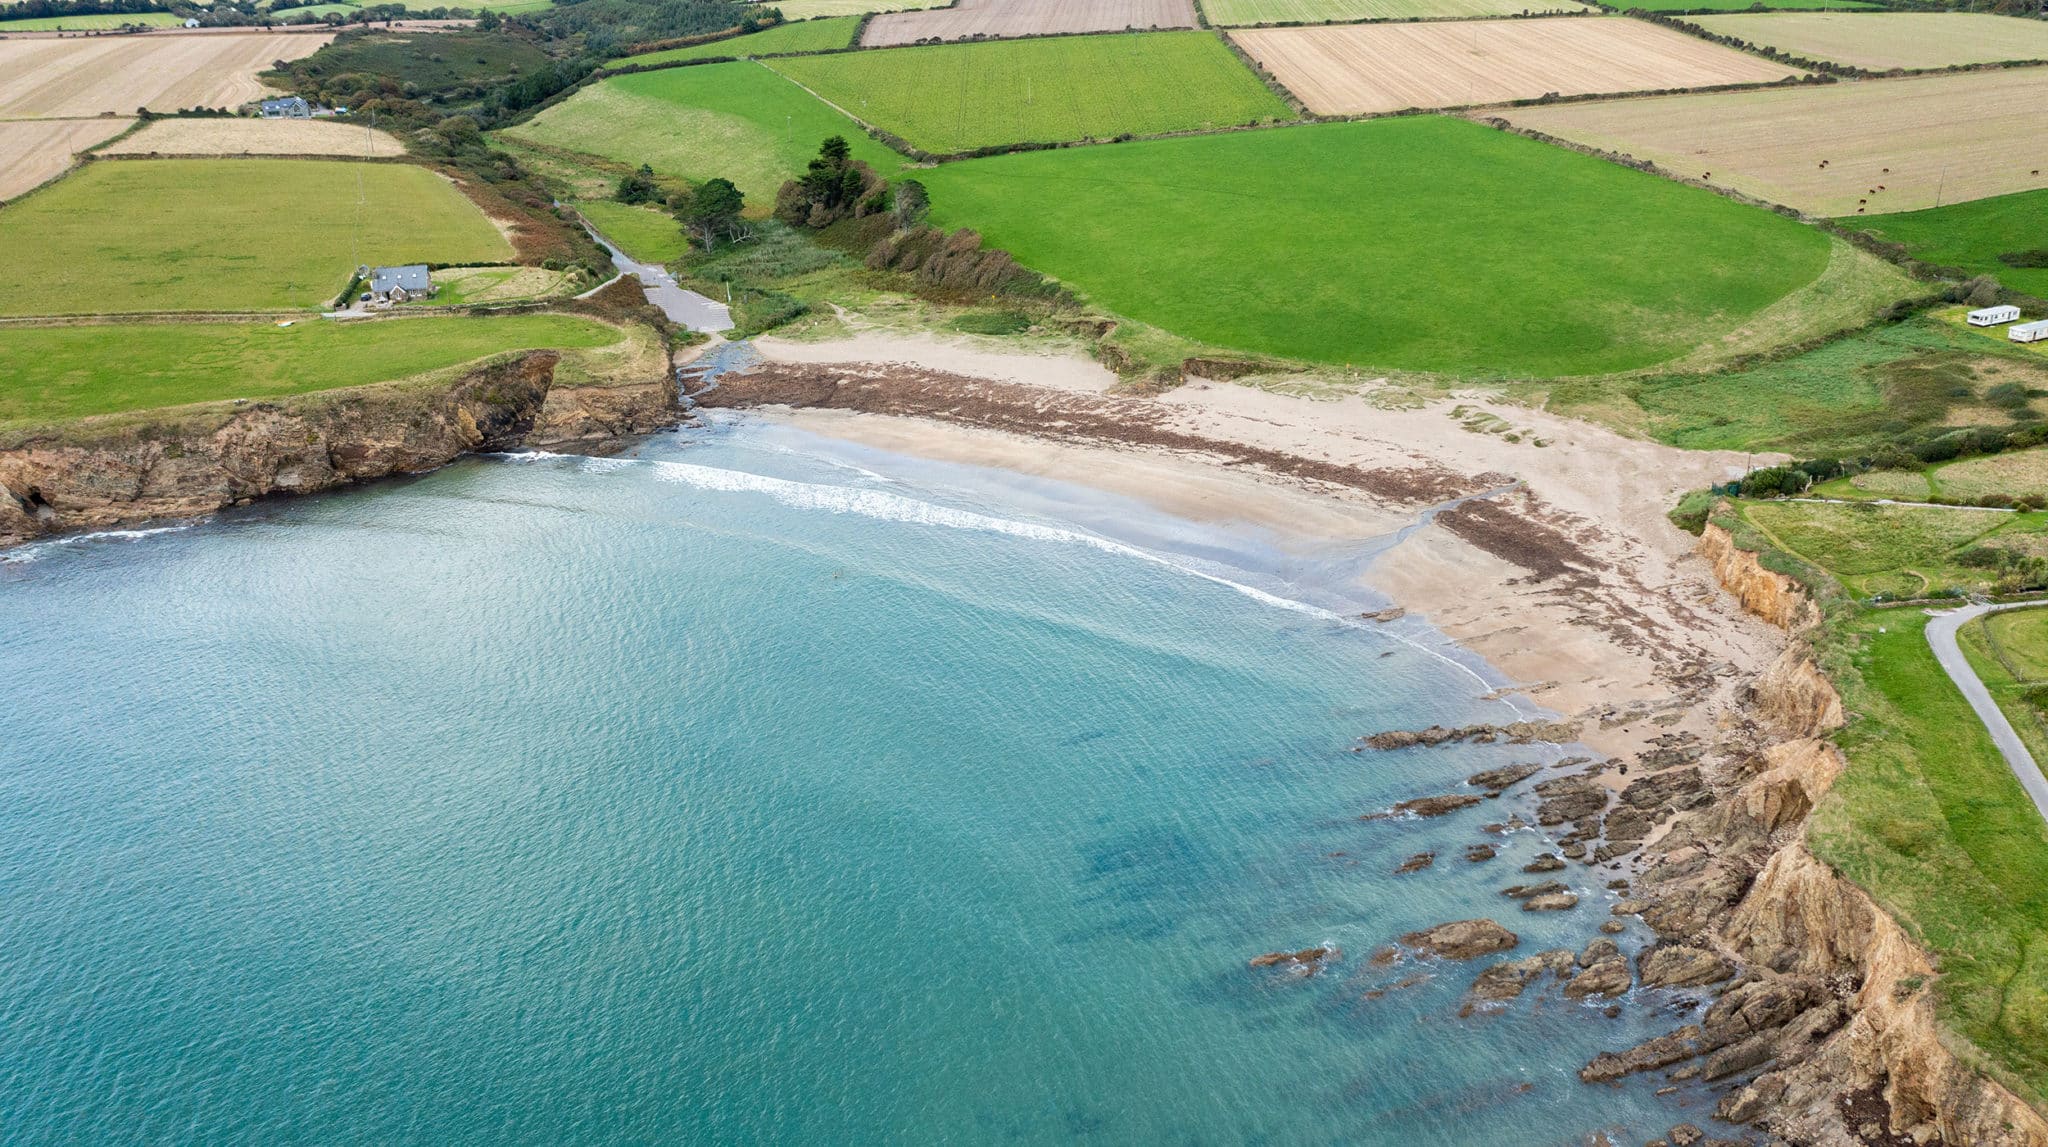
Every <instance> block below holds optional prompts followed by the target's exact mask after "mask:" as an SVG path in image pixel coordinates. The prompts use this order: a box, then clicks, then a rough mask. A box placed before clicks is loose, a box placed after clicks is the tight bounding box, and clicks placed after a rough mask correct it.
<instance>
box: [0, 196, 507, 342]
mask: <svg viewBox="0 0 2048 1147" xmlns="http://www.w3.org/2000/svg"><path fill="white" fill-rule="evenodd" d="M358 180H360V186H361V189H362V194H363V197H364V200H365V202H364V205H363V206H362V207H361V208H360V209H358V207H357V205H356V194H357V187H358ZM0 250H4V251H7V252H9V253H10V263H11V266H12V273H10V274H9V275H7V276H6V277H5V279H4V280H0V314H7V315H36V314H101V313H107V314H111V313H119V312H132V311H234V310H278V309H288V308H301V307H319V306H324V305H326V304H327V303H329V302H331V301H332V300H333V298H334V296H335V295H337V294H339V293H340V292H341V289H342V288H343V287H345V286H347V285H348V279H349V273H350V272H351V271H352V270H354V268H355V266H356V264H357V263H358V262H360V263H369V264H387V263H415V262H427V263H489V262H504V261H510V259H511V258H512V247H511V244H509V243H507V242H506V241H505V238H504V236H503V235H500V234H499V233H498V229H497V228H496V227H494V226H492V224H491V221H490V220H489V219H487V218H485V217H484V214H483V212H481V211H479V210H477V208H476V206H475V205H474V204H472V203H471V202H470V201H469V200H468V199H467V198H466V197H465V196H464V195H463V194H462V192H460V191H458V190H456V188H455V186H454V185H453V184H451V183H449V182H448V181H447V180H446V179H443V178H442V177H441V176H439V175H436V174H435V173H433V172H432V171H429V170H427V169H426V168H424V167H415V166H412V165H411V164H402V163H342V162H329V161H322V160H310V159H281V160H268V159H262V160H258V159H156V160H119V161H115V160H109V161H104V162H99V163H93V164H89V165H87V166H86V168H85V169H84V170H83V171H80V172H78V173H77V174H76V175H73V176H71V177H70V178H68V179H63V180H59V181H58V182H56V183H53V184H51V185H49V186H48V187H46V188H44V189H43V190H41V191H39V192H37V193H35V194H33V195H28V196H25V197H23V198H21V199H18V200H16V201H14V202H13V203H11V204H9V205H7V206H6V207H5V208H0Z"/></svg>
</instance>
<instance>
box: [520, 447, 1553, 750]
mask: <svg viewBox="0 0 2048 1147" xmlns="http://www.w3.org/2000/svg"><path fill="white" fill-rule="evenodd" d="M499 457H502V458H504V459H506V460H508V461H514V462H540V461H548V460H552V459H561V458H573V459H575V460H576V461H577V462H578V464H579V466H580V468H581V469H583V470H584V472H586V473H592V474H607V473H612V472H615V471H618V470H621V469H626V468H629V467H635V466H647V467H650V468H651V469H652V470H653V472H654V474H655V476H656V477H657V478H659V479H660V480H661V481H664V482H674V483H679V484H682V485H686V486H690V487H693V488H695V489H700V490H716V491H720V492H724V493H754V494H764V495H766V496H768V497H770V498H773V499H775V500H776V501H778V502H780V503H782V504H783V505H786V506H790V507H792V508H796V509H806V510H821V511H824V512H826V513H834V514H856V515H859V516H862V517H867V518H875V519H879V520H883V521H892V522H907V523H911V524H916V525H926V526H937V527H941V528H944V529H954V530H976V531H981V532H985V533H994V534H1004V535H1007V536H1009V537H1013V538H1023V539H1025V540H1027V541H1038V542H1050V543H1054V544H1061V545H1081V546H1087V547H1090V548H1092V549H1096V550H1100V551H1102V552H1103V553H1109V554H1116V555H1118V556H1120V557H1128V558H1134V559H1136V560H1138V561H1142V562H1148V563H1150V564H1152V565H1156V566H1162V567H1165V568H1167V569H1170V570H1174V571H1175V572H1178V573H1182V574H1187V575H1190V576H1193V577H1198V578H1201V579H1202V580H1204V581H1207V582H1211V583H1213V584H1216V585H1220V586H1223V587H1225V588H1227V589H1231V590H1234V591H1236V592H1237V593H1240V594H1243V595H1244V596H1246V597H1248V598H1251V599H1252V600H1253V601H1256V602H1258V603H1260V604H1261V605H1265V606H1270V607H1272V608H1275V609H1284V610H1288V611H1290V612H1293V613H1299V614H1304V615H1306V616H1309V617H1313V618H1316V619H1317V620H1320V621H1324V622H1328V623H1331V624H1335V625H1341V626H1345V627H1347V628H1354V629H1363V628H1365V627H1364V625H1363V623H1362V622H1360V621H1359V620H1358V619H1357V618H1353V617H1347V616H1345V615H1344V614H1341V613H1337V612H1335V611H1333V610H1329V609H1325V608H1323V607H1321V606H1318V605H1311V604H1309V603H1308V602H1304V601H1297V600H1295V599H1293V598H1289V597H1283V596H1281V595H1279V594H1276V593H1271V592H1269V591H1267V590H1263V589H1260V588H1259V587H1257V586H1254V585H1247V584H1245V583H1244V582H1240V581H1236V580H1233V579H1231V578H1228V577H1224V576H1223V575H1221V574H1217V573H1213V572H1211V571H1209V570H1205V569H1202V568H1200V567H1197V566H1192V565H1188V564H1186V563H1185V562H1181V561H1176V560H1174V559H1173V558H1170V557H1167V556H1165V555H1162V554H1157V553H1154V552H1152V551H1150V550H1146V549H1141V548H1139V547H1137V546H1132V545H1127V544H1125V543H1123V542H1118V541H1115V540H1113V539H1110V538H1105V537H1102V536H1101V535H1099V534H1092V533H1089V532H1087V531H1085V530H1076V529H1071V528H1068V527H1064V526H1054V525H1048V524H1045V523H1040V522H1025V521H1018V520H1016V519H1013V518H999V517H995V516H994V515H990V514H981V513H976V512H974V511H972V510H963V509H958V508H956V507H952V506H941V505H937V504H935V503H932V502H925V501H921V500H919V499H916V498H911V497H907V496H905V495H902V494H896V493H891V492H889V491H886V490H872V489H863V488H861V487H857V486H833V485H826V484H822V483H816V482H799V481H795V480H792V479H788V478H772V477H768V476H766V475H762V474H753V473H749V472H747V471H744V470H728V469H725V468H722V467H716V466H699V465H696V464H694V463H689V462H670V461H658V460H651V459H633V458H583V457H578V456H575V455H562V454H552V453H549V452H547V451H545V450H525V451H518V452H514V453H508V454H503V455H500V456H499ZM1374 632H1377V633H1379V634H1381V635H1382V636H1385V637H1387V638H1389V639H1391V640H1393V641H1397V642H1399V643H1400V644H1402V645H1405V646H1407V647H1409V648H1410V649H1413V650H1415V651H1416V652H1418V653H1421V654H1422V655H1424V656H1426V657H1430V658H1433V659H1435V660H1437V661H1440V662H1442V663H1444V664H1445V665H1448V666H1450V667H1452V668H1453V669H1456V670H1457V671H1458V672H1460V673H1462V674H1464V675H1465V676H1467V677H1470V678H1471V679H1472V680H1473V681H1474V682H1476V683H1478V685H1479V686H1480V687H1481V689H1482V690H1484V691H1486V692H1493V691H1494V690H1496V689H1497V688H1498V687H1499V684H1500V683H1499V682H1495V681H1489V680H1487V678H1486V677H1485V675H1484V674H1482V673H1480V672H1479V671H1478V670H1476V669H1474V668H1473V667H1472V666H1471V665H1469V664H1467V663H1466V662H1465V661H1463V660H1461V659H1459V658H1457V657H1453V656H1451V655H1450V654H1447V653H1445V652H1444V651H1443V650H1442V649H1439V648H1433V647H1432V646H1431V645H1429V644H1426V643H1424V642H1421V641H1417V640H1415V639H1413V638H1411V637H1408V636H1406V635H1404V634H1401V633H1399V632H1397V631H1395V630H1393V629H1391V628H1389V627H1385V626H1376V627H1374ZM1494 700H1495V701H1496V702H1497V703H1498V704H1501V705H1503V706H1505V707H1506V708H1507V709H1508V710H1509V711H1511V712H1513V713H1515V714H1517V715H1518V716H1523V715H1530V714H1529V712H1528V711H1525V710H1524V709H1523V707H1522V706H1520V705H1517V704H1516V703H1515V702H1514V701H1513V699H1511V698H1507V697H1497V698H1495V699H1494Z"/></svg>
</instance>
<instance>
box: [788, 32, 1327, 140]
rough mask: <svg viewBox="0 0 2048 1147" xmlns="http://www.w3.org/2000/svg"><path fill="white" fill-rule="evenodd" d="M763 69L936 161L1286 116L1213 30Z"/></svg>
mask: <svg viewBox="0 0 2048 1147" xmlns="http://www.w3.org/2000/svg"><path fill="white" fill-rule="evenodd" d="M768 66H769V67H771V68H774V69H775V70H776V71H778V72H781V73H782V74H784V75H786V76H789V77H790V78H791V79H794V80H796V81H797V82H798V83H801V84H803V85H804V86H805V87H808V88H810V89H811V90H812V91H815V92H817V93H818V94H819V95H820V96H822V97H824V98H825V99H827V100H829V101H831V102H832V103H834V104H837V105H838V106H840V107H842V108H845V109H846V110H847V111H848V112H849V113H851V114H852V115H854V116H857V117H859V118H861V119H863V120H866V121H867V122H869V123H872V124H874V125H875V126H877V127H880V128H882V129H884V130H886V131H890V132H893V133H895V134H896V135H899V136H902V137H903V138H904V139H907V140H909V141H910V142H911V143H913V144H915V145H916V146H918V147H920V148H923V149H924V150H926V151H929V152H934V153H937V154H941V155H945V154H952V153H955V152H962V151H969V150H972V149H974V148H978V147H989V146H992V145H996V144H1007V143H1021V142H1025V141H1063V140H1078V139H1089V138H1093V139H1109V138H1113V137H1115V136H1118V135H1122V134H1125V133H1130V134H1133V135H1155V134H1160V133H1164V132H1175V131H1200V130H1204V129H1209V128H1222V127H1232V126H1236V125H1239V124H1248V123H1261V122H1275V121H1280V120H1287V119H1292V118H1294V115H1293V112H1292V111H1291V110H1290V109H1289V108H1288V107H1287V105H1286V103H1285V102H1283V101H1282V100H1281V99H1280V98H1279V97H1278V96H1275V95H1274V94H1273V93H1272V92H1271V91H1269V90H1267V88H1266V86H1265V85H1264V84H1263V83H1261V82H1259V78H1258V77H1257V76H1255V75H1253V74H1252V73H1251V71H1250V70H1249V69H1247V68H1246V67H1245V66H1244V64H1243V63H1242V62H1240V61H1239V60H1238V59H1237V57H1236V56H1234V55H1232V54H1231V52H1230V49H1229V48H1227V47H1225V46H1224V45H1223V43H1222V41H1220V40H1218V39H1217V38H1216V36H1215V34H1214V33H1210V32H1158V33H1150V34H1135V35H1128V36H1073V37H1060V38H1050V39H1041V40H1013V41H1005V42H997V43H977V44H945V45H938V46H931V47H923V48H894V49H890V50H888V51H878V52H853V53H848V54H844V55H833V56H804V57H799V58H790V59H779V60H772V61H769V63H768Z"/></svg>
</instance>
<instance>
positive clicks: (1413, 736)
mask: <svg viewBox="0 0 2048 1147" xmlns="http://www.w3.org/2000/svg"><path fill="white" fill-rule="evenodd" d="M1578 736H1579V723H1578V722H1577V721H1516V722H1514V723H1512V724H1507V725H1467V726H1465V727H1463V728H1460V729H1446V728H1444V727H1443V726H1442V725H1431V726H1430V727H1429V728H1427V729H1391V730H1388V731H1387V732H1384V733H1374V734H1373V735H1372V736H1370V737H1365V738H1363V740H1364V741H1365V744H1366V747H1367V748H1371V749H1378V750H1380V751H1382V752H1384V751H1388V750H1392V749H1406V748H1411V747H1413V746H1416V745H1444V744H1451V743H1454V742H1458V741H1479V742H1489V741H1497V740H1504V741H1508V742H1509V743H1511V744H1517V745H1526V744H1528V743H1530V742H1531V741H1554V742H1557V743H1559V744H1562V743H1565V742H1569V741H1575V740H1577V739H1578Z"/></svg>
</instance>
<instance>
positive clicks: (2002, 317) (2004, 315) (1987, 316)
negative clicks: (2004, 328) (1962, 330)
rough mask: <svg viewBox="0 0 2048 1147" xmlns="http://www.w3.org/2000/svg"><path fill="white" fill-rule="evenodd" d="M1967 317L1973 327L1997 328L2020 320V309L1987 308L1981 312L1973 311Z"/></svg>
mask: <svg viewBox="0 0 2048 1147" xmlns="http://www.w3.org/2000/svg"><path fill="white" fill-rule="evenodd" d="M1966 317H1967V319H1968V321H1969V324H1970V325H1971V326H1973V327H1995V326H1999V325H2000V324H2003V323H2009V322H2012V321H2013V320H2014V319H2017V318H2019V317H2020V309H2019V308H2018V307H1985V308H1984V309H1983V310H1981V311H1971V312H1970V313H1969V315H1968V316H1966Z"/></svg>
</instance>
